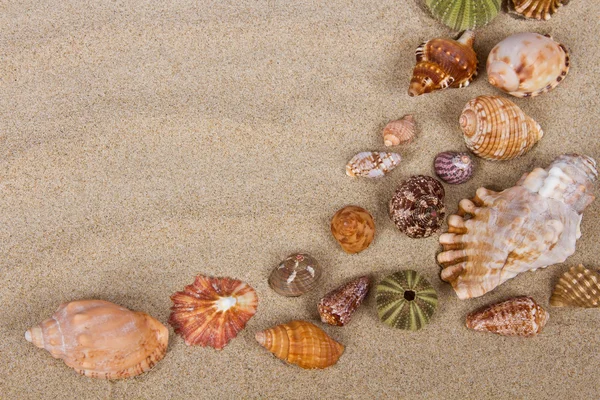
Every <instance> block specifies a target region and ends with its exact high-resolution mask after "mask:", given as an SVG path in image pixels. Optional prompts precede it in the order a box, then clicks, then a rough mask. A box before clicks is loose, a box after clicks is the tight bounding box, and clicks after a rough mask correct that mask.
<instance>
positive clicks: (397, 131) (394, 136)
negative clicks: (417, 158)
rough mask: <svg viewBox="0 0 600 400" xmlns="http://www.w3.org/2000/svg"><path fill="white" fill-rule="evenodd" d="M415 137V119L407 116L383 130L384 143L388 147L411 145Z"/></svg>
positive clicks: (389, 124)
mask: <svg viewBox="0 0 600 400" xmlns="http://www.w3.org/2000/svg"><path fill="white" fill-rule="evenodd" d="M414 137H415V118H414V117H413V116H412V115H405V116H404V117H402V118H401V119H398V120H396V121H390V122H388V124H387V125H386V126H385V128H383V143H384V144H385V145H386V146H388V147H389V146H398V145H399V144H409V143H410V142H412V140H413V138H414Z"/></svg>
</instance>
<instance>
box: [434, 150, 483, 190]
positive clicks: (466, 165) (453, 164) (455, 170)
mask: <svg viewBox="0 0 600 400" xmlns="http://www.w3.org/2000/svg"><path fill="white" fill-rule="evenodd" d="M433 167H434V169H435V173H436V175H437V176H438V177H439V178H440V179H441V180H443V181H444V182H446V183H450V184H459V183H465V182H466V181H468V180H469V179H471V176H473V160H472V159H471V156H469V155H468V154H467V153H456V152H453V151H445V152H443V153H439V154H438V155H437V156H435V160H434V162H433Z"/></svg>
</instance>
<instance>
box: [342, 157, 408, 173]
mask: <svg viewBox="0 0 600 400" xmlns="http://www.w3.org/2000/svg"><path fill="white" fill-rule="evenodd" d="M401 159H402V157H400V154H398V153H386V152H383V151H382V152H379V151H363V152H361V153H358V154H357V155H355V156H354V157H352V159H351V160H350V161H348V164H346V175H348V176H351V177H353V178H355V177H357V176H362V177H364V178H383V177H384V176H385V175H386V174H387V173H388V172H390V171H391V170H393V169H394V168H396V166H398V164H400V160H401Z"/></svg>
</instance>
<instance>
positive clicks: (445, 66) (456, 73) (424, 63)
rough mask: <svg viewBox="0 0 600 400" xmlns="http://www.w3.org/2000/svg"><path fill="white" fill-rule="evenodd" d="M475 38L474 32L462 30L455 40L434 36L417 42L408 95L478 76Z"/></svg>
mask: <svg viewBox="0 0 600 400" xmlns="http://www.w3.org/2000/svg"><path fill="white" fill-rule="evenodd" d="M474 40H475V33H474V32H473V31H465V32H464V33H463V34H462V36H461V37H460V38H459V39H458V40H452V39H446V38H436V39H431V40H430V41H428V42H425V43H422V44H421V45H419V47H417V50H416V56H417V65H415V68H414V70H413V75H412V78H411V80H410V86H409V88H408V95H409V96H411V97H412V96H419V95H421V94H423V93H429V92H432V91H434V90H441V89H446V88H448V87H451V88H461V87H464V86H468V85H469V83H471V81H472V80H473V78H474V77H475V75H477V55H476V54H475V50H473V41H474Z"/></svg>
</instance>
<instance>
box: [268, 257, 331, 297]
mask: <svg viewBox="0 0 600 400" xmlns="http://www.w3.org/2000/svg"><path fill="white" fill-rule="evenodd" d="M321 274H322V270H321V267H320V266H319V263H318V262H317V260H315V259H314V258H313V257H311V256H310V255H308V254H305V253H297V254H292V255H290V256H288V257H287V258H286V259H285V260H283V261H282V262H281V263H280V264H279V266H278V267H277V268H275V269H274V270H273V272H271V275H270V276H269V286H271V289H273V290H274V291H276V292H277V293H279V294H280V295H282V296H286V297H296V296H301V295H303V294H304V293H307V292H309V291H311V290H312V289H314V288H315V287H316V286H317V284H318V283H319V279H321Z"/></svg>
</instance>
